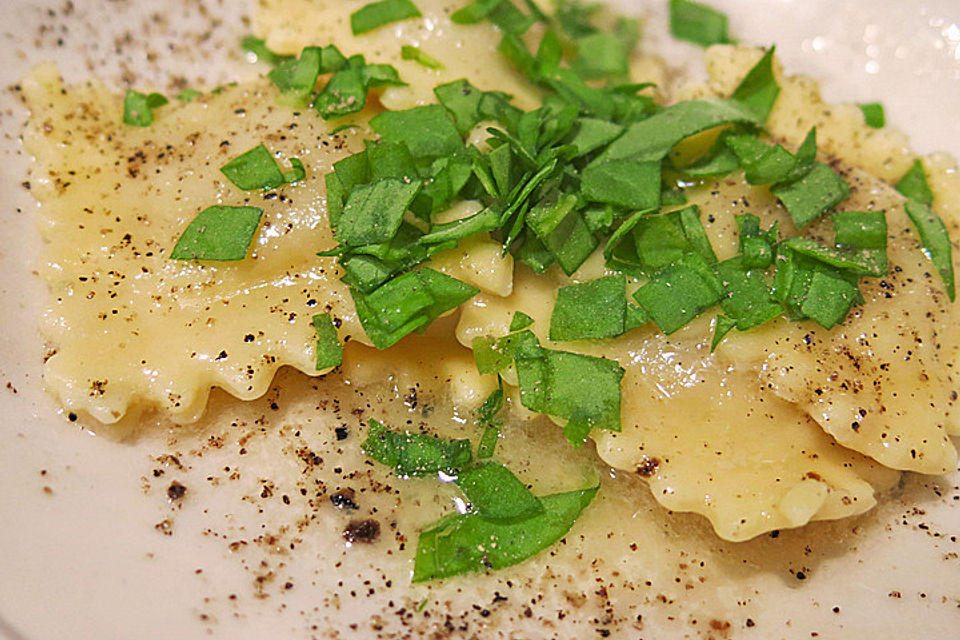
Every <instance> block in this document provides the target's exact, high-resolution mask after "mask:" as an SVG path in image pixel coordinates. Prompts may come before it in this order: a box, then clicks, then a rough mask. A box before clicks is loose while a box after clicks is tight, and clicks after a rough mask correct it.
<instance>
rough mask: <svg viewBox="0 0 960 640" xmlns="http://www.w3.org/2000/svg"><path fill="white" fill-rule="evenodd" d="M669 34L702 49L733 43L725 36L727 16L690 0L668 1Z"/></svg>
mask: <svg viewBox="0 0 960 640" xmlns="http://www.w3.org/2000/svg"><path fill="white" fill-rule="evenodd" d="M670 33H671V34H673V36H674V37H675V38H679V39H680V40H687V41H688V42H693V43H694V44H699V45H700V46H702V47H709V46H710V45H712V44H729V43H732V42H734V41H733V40H731V39H730V36H729V35H728V34H727V16H726V14H723V13H721V12H719V11H717V10H716V9H712V8H710V7H708V6H707V5H705V4H700V3H699V2H692V1H691V0H670Z"/></svg>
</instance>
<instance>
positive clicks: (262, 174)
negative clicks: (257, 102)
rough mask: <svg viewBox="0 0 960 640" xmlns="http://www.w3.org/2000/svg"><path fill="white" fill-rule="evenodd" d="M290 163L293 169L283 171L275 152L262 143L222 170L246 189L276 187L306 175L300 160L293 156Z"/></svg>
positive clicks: (238, 185) (233, 181) (237, 184)
mask: <svg viewBox="0 0 960 640" xmlns="http://www.w3.org/2000/svg"><path fill="white" fill-rule="evenodd" d="M290 164H291V165H292V166H293V170H292V171H289V172H287V173H284V172H283V171H281V170H280V166H279V165H278V164H277V161H276V159H275V158H274V157H273V154H271V153H270V151H269V150H268V149H267V147H266V146H264V145H263V144H262V143H261V144H258V145H257V146H255V147H254V148H252V149H250V150H249V151H246V152H244V153H242V154H240V155H239V156H237V157H236V158H233V159H232V160H230V161H229V162H227V163H226V164H225V165H223V166H222V167H220V172H221V173H222V174H223V175H225V176H226V177H227V179H229V180H230V182H232V183H233V184H234V185H236V186H237V187H239V188H241V189H243V190H245V191H250V190H253V189H274V188H276V187H279V186H280V185H282V184H284V183H289V182H298V181H300V180H303V179H304V178H305V177H306V170H305V169H304V167H303V163H302V162H300V160H298V159H297V158H291V159H290Z"/></svg>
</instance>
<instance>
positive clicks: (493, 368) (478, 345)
mask: <svg viewBox="0 0 960 640" xmlns="http://www.w3.org/2000/svg"><path fill="white" fill-rule="evenodd" d="M471 348H472V349H473V361H474V363H476V365H477V371H479V372H480V373H499V372H500V371H503V370H504V369H506V368H507V367H509V366H510V364H511V363H512V361H513V358H512V357H511V356H510V355H509V354H507V353H504V350H503V344H502V343H501V342H500V341H498V340H497V339H495V338H491V337H489V336H478V337H476V338H474V339H473V344H472V345H471Z"/></svg>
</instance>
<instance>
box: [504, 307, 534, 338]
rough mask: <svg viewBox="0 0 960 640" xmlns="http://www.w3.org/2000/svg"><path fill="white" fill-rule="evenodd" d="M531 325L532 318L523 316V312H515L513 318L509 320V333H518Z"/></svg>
mask: <svg viewBox="0 0 960 640" xmlns="http://www.w3.org/2000/svg"><path fill="white" fill-rule="evenodd" d="M532 324H533V318H531V317H530V316H528V315H527V314H525V313H524V312H523V311H516V312H514V314H513V318H512V319H511V320H510V332H511V333H512V332H514V331H520V330H521V329H526V328H527V327H529V326H530V325H532Z"/></svg>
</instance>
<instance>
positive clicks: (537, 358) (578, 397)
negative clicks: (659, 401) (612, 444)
mask: <svg viewBox="0 0 960 640" xmlns="http://www.w3.org/2000/svg"><path fill="white" fill-rule="evenodd" d="M523 333H529V332H522V333H520V334H514V335H515V336H521V335H523ZM510 337H513V336H510ZM531 337H532V334H531ZM531 351H532V350H528V351H526V352H520V353H517V354H516V356H515V358H514V359H515V363H516V367H517V378H518V380H519V384H520V402H521V404H523V406H525V407H527V408H528V409H530V410H532V411H537V412H539V413H545V414H547V415H551V416H556V417H558V418H566V419H568V420H569V419H571V418H573V417H574V416H575V415H579V416H580V417H581V418H582V419H583V420H586V421H587V422H588V423H589V425H590V426H591V427H596V428H598V429H608V430H610V431H619V430H620V380H621V378H623V374H624V369H623V367H621V366H620V365H619V363H617V362H616V361H615V360H607V359H605V358H596V357H594V356H588V355H584V354H580V353H570V352H567V351H554V350H552V349H545V348H540V349H538V350H537V351H535V352H531ZM584 380H590V384H589V385H584V384H583V381H584Z"/></svg>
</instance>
